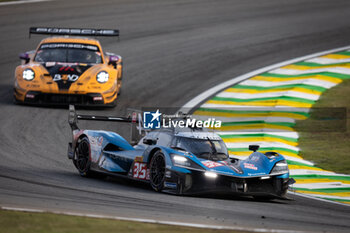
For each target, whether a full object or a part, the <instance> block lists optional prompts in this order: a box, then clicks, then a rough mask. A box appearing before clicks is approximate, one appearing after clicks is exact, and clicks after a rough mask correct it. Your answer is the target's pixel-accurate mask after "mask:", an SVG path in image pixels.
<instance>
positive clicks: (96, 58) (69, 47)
mask: <svg viewBox="0 0 350 233" xmlns="http://www.w3.org/2000/svg"><path fill="white" fill-rule="evenodd" d="M34 61H36V62H63V63H89V64H90V63H93V64H100V63H102V57H101V53H100V51H99V49H98V47H97V46H95V45H87V44H68V43H59V44H57V43H51V44H42V45H41V46H40V48H39V49H38V51H37V53H36V56H35V58H34Z"/></svg>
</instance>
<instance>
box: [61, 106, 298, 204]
mask: <svg viewBox="0 0 350 233" xmlns="http://www.w3.org/2000/svg"><path fill="white" fill-rule="evenodd" d="M77 120H99V121H119V122H129V123H131V124H132V122H135V120H134V119H130V118H125V117H107V116H91V115H78V114H76V112H75V109H74V106H70V112H69V124H70V126H71V129H72V142H70V143H69V146H68V158H69V159H71V160H73V163H74V165H75V167H76V168H77V170H78V172H79V173H80V175H81V176H85V177H86V176H94V175H101V174H105V175H106V174H107V175H112V176H123V177H126V178H129V179H135V180H140V181H145V182H148V183H149V184H150V185H151V186H152V188H153V189H154V190H155V191H163V192H168V193H173V194H179V195H181V194H200V193H230V194H239V195H249V196H253V197H256V198H267V199H270V198H284V196H285V194H286V192H287V189H288V186H289V185H290V184H293V183H294V180H293V178H289V170H288V165H287V162H286V160H285V158H284V157H283V156H282V155H281V154H279V153H275V152H267V153H264V154H263V153H260V152H257V150H258V148H259V146H256V145H251V146H250V148H249V149H250V150H253V151H254V152H253V153H252V154H251V155H250V156H249V158H247V159H245V160H239V159H233V158H230V157H229V155H228V152H227V148H226V146H225V144H224V142H223V141H222V139H221V138H220V137H219V136H218V135H217V134H215V133H213V132H208V131H207V130H206V129H203V128H161V129H156V130H152V131H150V132H148V133H147V134H146V135H145V136H143V137H142V138H141V140H140V141H139V142H138V143H137V144H136V145H134V146H132V145H131V144H130V143H129V142H128V141H127V140H125V139H124V138H123V137H121V136H120V135H119V134H117V133H115V132H109V131H100V130H81V129H79V128H78V126H77ZM247 149H248V148H247Z"/></svg>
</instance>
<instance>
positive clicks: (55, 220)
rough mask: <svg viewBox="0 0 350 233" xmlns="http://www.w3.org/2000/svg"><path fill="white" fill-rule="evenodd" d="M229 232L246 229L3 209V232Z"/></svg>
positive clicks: (0, 218)
mask: <svg viewBox="0 0 350 233" xmlns="http://www.w3.org/2000/svg"><path fill="white" fill-rule="evenodd" d="M22 232H23V233H31V232H33V233H34V232H35V233H103V232H108V233H113V232H130V233H136V232H140V233H154V232H157V233H172V232H181V233H215V232H216V233H228V232H242V231H229V230H210V229H201V228H192V227H180V226H170V225H163V224H151V223H139V222H131V221H119V220H112V219H98V218H89V217H76V216H68V215H60V214H52V213H29V212H18V211H6V210H0V233H22Z"/></svg>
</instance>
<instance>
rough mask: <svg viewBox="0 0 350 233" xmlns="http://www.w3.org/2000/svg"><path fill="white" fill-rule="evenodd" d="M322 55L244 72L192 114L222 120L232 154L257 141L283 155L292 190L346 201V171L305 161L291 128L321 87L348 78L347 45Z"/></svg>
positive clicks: (349, 178) (349, 188)
mask: <svg viewBox="0 0 350 233" xmlns="http://www.w3.org/2000/svg"><path fill="white" fill-rule="evenodd" d="M321 54H322V56H319V54H316V55H310V56H307V58H306V57H305V58H299V59H293V60H292V61H290V62H288V61H287V62H283V63H282V64H285V63H290V64H288V65H283V66H279V65H280V64H277V65H272V66H271V67H274V68H273V69H271V67H267V68H262V70H267V71H266V72H261V73H259V71H253V72H252V73H257V74H256V75H253V76H251V77H249V76H248V77H246V75H243V77H244V78H246V79H245V80H244V81H242V82H239V83H238V84H236V85H233V86H230V87H229V88H226V89H225V90H223V91H221V92H219V93H218V94H216V95H215V96H214V97H212V98H210V99H209V100H206V101H205V102H204V103H203V104H202V105H200V107H199V108H197V109H195V110H194V112H193V116H194V117H195V118H199V119H203V120H204V119H207V118H208V117H212V118H215V119H217V120H221V121H222V122H223V124H222V126H221V128H220V129H218V130H217V131H216V132H217V133H218V134H219V135H220V136H221V137H222V139H223V140H224V142H225V143H226V145H227V147H228V149H229V153H230V155H231V157H236V158H239V159H245V158H247V157H248V156H249V154H250V153H251V152H250V151H247V148H248V146H249V145H260V150H259V151H261V152H267V151H276V152H278V153H280V154H283V155H284V156H285V157H286V159H287V162H288V166H289V169H290V174H291V177H293V178H294V179H295V180H296V184H294V185H293V186H292V190H294V191H296V192H297V193H302V194H307V196H311V197H318V198H322V199H325V200H331V201H337V202H340V203H345V204H350V175H346V174H337V173H334V172H332V171H326V170H324V169H321V168H319V167H317V166H315V165H314V164H313V163H312V162H310V161H307V160H304V159H303V158H302V157H301V156H300V155H299V151H300V148H299V147H298V138H299V134H298V132H296V130H295V129H294V128H293V127H294V126H295V124H296V121H297V120H305V119H307V118H308V117H309V116H310V110H311V108H312V106H313V104H315V102H316V101H317V100H318V99H319V98H320V96H321V94H322V93H323V92H324V91H326V90H328V89H329V88H332V87H334V86H336V85H338V84H340V83H342V82H343V81H344V80H347V79H350V46H349V47H345V48H339V49H334V50H332V51H326V52H321ZM294 60H297V62H295V61H294ZM269 69H270V70H269ZM237 79H238V80H239V79H240V77H238V78H237ZM233 80H236V79H233ZM189 104H191V101H190V102H189V103H188V104H187V105H189ZM193 104H194V103H193ZM326 111H332V109H330V110H329V109H327V110H326ZM343 117H345V118H346V115H345V116H343ZM323 123H324V124H328V122H327V121H324V122H323ZM333 130H336V129H333ZM316 133H317V131H316Z"/></svg>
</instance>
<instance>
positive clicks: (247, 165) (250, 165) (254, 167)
mask: <svg viewBox="0 0 350 233" xmlns="http://www.w3.org/2000/svg"><path fill="white" fill-rule="evenodd" d="M243 166H244V168H247V169H252V170H255V171H256V170H258V168H257V167H256V166H255V165H254V164H251V163H243Z"/></svg>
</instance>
